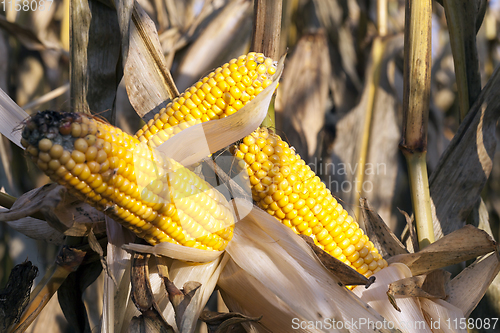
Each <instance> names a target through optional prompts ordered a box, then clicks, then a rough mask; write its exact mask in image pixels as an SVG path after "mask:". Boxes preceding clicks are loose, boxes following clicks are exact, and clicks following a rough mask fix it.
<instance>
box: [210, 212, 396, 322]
mask: <svg viewBox="0 0 500 333" xmlns="http://www.w3.org/2000/svg"><path fill="white" fill-rule="evenodd" d="M226 252H227V253H228V254H229V255H230V256H231V258H232V260H233V261H234V263H235V265H230V266H229V267H230V270H231V271H230V272H224V274H223V275H222V277H221V281H220V284H219V286H220V287H221V289H222V290H221V291H222V294H223V295H224V297H225V301H226V304H227V305H230V304H236V305H237V307H236V308H234V309H232V308H230V310H232V311H236V312H241V313H243V314H245V315H248V316H253V317H259V316H260V315H264V316H263V318H262V320H261V321H260V322H259V324H256V325H263V326H264V327H265V328H266V329H267V330H270V331H272V332H284V331H290V325H291V323H293V321H291V320H292V319H293V318H298V319H299V320H300V319H304V320H306V321H313V322H316V321H321V322H324V324H325V323H326V322H327V318H328V320H336V321H343V322H352V321H354V322H357V321H358V320H359V318H366V319H367V320H371V321H372V322H378V321H383V319H382V318H381V317H380V316H379V315H378V313H376V312H374V311H372V309H371V308H368V307H366V305H364V304H363V303H360V302H359V300H358V299H356V298H355V297H353V294H352V293H351V292H349V291H348V290H347V289H346V288H344V287H342V286H341V283H340V281H339V280H338V279H337V278H335V277H334V276H333V275H331V274H330V273H329V272H328V271H327V270H326V269H325V268H324V267H323V266H322V265H321V263H320V262H319V261H318V259H317V258H316V256H315V255H314V253H313V252H312V250H311V249H310V248H309V247H308V246H307V244H306V243H305V242H304V241H303V240H302V239H301V238H300V237H298V236H297V235H296V234H295V233H293V231H292V230H291V229H289V228H287V227H286V226H284V225H282V224H281V223H279V221H277V220H276V219H275V218H273V217H272V216H270V215H269V214H267V213H266V212H264V211H262V210H260V209H259V208H257V207H255V208H254V209H253V210H252V212H251V213H250V214H249V215H247V216H246V217H245V218H244V219H243V220H241V221H240V222H238V223H237V224H236V228H235V231H234V236H233V239H232V241H231V242H230V243H229V245H228V247H227V249H226ZM236 265H237V266H236ZM237 267H239V268H241V269H242V272H239V271H238V269H237ZM235 275H236V276H237V280H235V279H233V276H235ZM240 279H242V280H241V281H245V282H247V281H248V282H249V283H250V284H249V285H248V286H247V285H244V288H242V285H241V284H240ZM262 286H265V288H261V287H262ZM363 288H364V287H363ZM249 291H251V292H252V294H251V296H250V298H249V299H248V300H245V301H244V302H242V301H243V300H242V299H241V296H239V294H241V293H244V295H250V294H248V292H249ZM269 314H272V315H269ZM290 316H292V317H290ZM287 320H288V321H287ZM283 322H286V323H287V324H286V325H285V326H283V324H282V323H283ZM304 331H307V332H314V331H316V330H315V329H306V330H304ZM327 331H336V330H335V329H331V330H329V329H327ZM351 331H353V332H365V331H366V330H365V329H356V328H353V329H352V330H351ZM380 331H381V332H387V331H391V330H390V329H381V330H380Z"/></svg>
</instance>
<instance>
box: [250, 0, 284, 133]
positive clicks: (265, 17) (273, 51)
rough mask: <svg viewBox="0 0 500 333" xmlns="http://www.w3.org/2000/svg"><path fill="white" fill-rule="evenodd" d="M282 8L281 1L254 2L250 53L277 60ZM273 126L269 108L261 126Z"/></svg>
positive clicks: (256, 0)
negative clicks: (262, 54) (261, 54)
mask: <svg viewBox="0 0 500 333" xmlns="http://www.w3.org/2000/svg"><path fill="white" fill-rule="evenodd" d="M282 8H283V2H282V0H255V1H254V19H253V31H252V44H251V46H250V49H251V50H252V51H254V52H260V53H264V55H266V56H267V57H270V58H272V59H279V57H280V54H279V52H280V50H279V49H280V33H281V15H282ZM275 124H276V120H275V115H274V107H273V108H269V111H268V114H267V116H266V119H265V120H264V122H263V123H262V125H263V126H265V127H271V128H274V127H275V126H276V125H275Z"/></svg>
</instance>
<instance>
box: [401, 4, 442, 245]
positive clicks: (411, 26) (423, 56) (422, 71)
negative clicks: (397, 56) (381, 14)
mask: <svg viewBox="0 0 500 333" xmlns="http://www.w3.org/2000/svg"><path fill="white" fill-rule="evenodd" d="M431 18H432V1H431V0H406V3H405V48H404V94H403V141H402V142H401V145H400V148H401V149H402V151H403V154H404V155H405V157H406V160H407V161H408V173H409V177H410V188H411V191H412V204H413V211H414V213H415V221H416V224H417V234H418V240H419V245H420V248H421V249H422V248H424V247H425V246H427V245H429V244H430V243H432V242H434V230H433V225H432V216H431V214H430V212H431V207H430V196H429V181H428V177H427V167H426V165H425V163H426V160H425V156H426V150H427V127H428V126H427V124H428V120H429V96H430V79H431Z"/></svg>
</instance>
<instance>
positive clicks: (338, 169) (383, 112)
mask: <svg viewBox="0 0 500 333" xmlns="http://www.w3.org/2000/svg"><path fill="white" fill-rule="evenodd" d="M402 49H403V35H396V36H393V37H388V38H387V39H386V40H385V48H384V54H383V57H382V63H381V71H380V72H381V73H380V81H379V87H378V88H377V90H376V94H375V96H374V98H375V102H374V109H373V114H372V121H371V122H372V123H371V133H372V135H370V141H369V144H368V153H367V157H366V161H365V166H364V167H365V171H364V181H363V184H362V188H363V190H364V196H366V198H367V199H368V201H369V202H370V203H371V205H372V206H373V209H374V210H375V211H376V212H377V213H378V214H379V215H380V216H381V217H382V219H383V220H384V221H385V222H386V223H387V224H388V225H389V227H390V228H391V229H392V230H395V229H396V223H397V219H398V215H399V213H398V212H397V211H396V207H397V206H398V205H399V206H400V207H402V205H400V204H403V202H399V200H401V198H402V197H403V196H402V191H403V190H404V188H402V187H401V186H400V185H399V184H400V183H401V181H400V179H399V178H400V177H401V175H402V173H403V172H404V167H403V166H402V165H401V162H400V155H399V154H400V152H399V148H398V146H399V142H400V140H401V119H400V118H401V112H400V104H399V101H398V98H397V94H396V91H395V89H396V88H397V87H396V86H395V85H393V84H392V76H393V75H394V73H393V72H394V68H395V66H394V64H395V60H396V58H397V57H398V55H399V54H400V52H401V50H402ZM373 72H374V70H373V66H370V67H369V68H368V69H367V70H366V78H365V82H367V84H366V86H365V87H364V90H363V93H362V95H361V100H360V101H359V104H358V105H357V106H356V107H355V108H353V109H352V110H350V111H349V113H347V114H345V116H344V117H342V118H340V119H339V118H333V117H331V118H327V126H332V125H333V126H335V130H336V138H335V141H334V143H333V147H332V148H333V152H332V153H331V155H330V156H329V159H328V160H326V159H324V160H323V161H320V165H322V168H319V170H320V172H322V173H326V175H325V176H324V177H323V180H324V181H325V183H326V184H327V186H329V188H330V190H331V191H332V193H334V195H336V196H338V197H340V198H341V199H342V200H343V201H344V202H345V204H344V206H345V207H350V206H353V205H358V204H359V203H358V202H351V200H352V198H353V193H352V192H353V190H354V189H355V187H356V181H357V180H356V179H355V176H356V173H357V171H358V168H360V163H359V155H360V152H359V150H360V145H359V142H360V138H361V136H362V135H363V126H362V125H361V124H360V119H364V118H365V117H364V115H365V112H366V110H367V108H368V107H369V105H368V96H369V90H370V85H369V84H368V83H369V82H372V80H373ZM332 123H334V124H332ZM403 207H404V206H403Z"/></svg>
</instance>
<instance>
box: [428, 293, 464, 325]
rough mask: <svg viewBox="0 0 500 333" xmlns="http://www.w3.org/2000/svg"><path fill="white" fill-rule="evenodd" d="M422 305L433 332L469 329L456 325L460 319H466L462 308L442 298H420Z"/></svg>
mask: <svg viewBox="0 0 500 333" xmlns="http://www.w3.org/2000/svg"><path fill="white" fill-rule="evenodd" d="M419 300H420V306H421V309H422V312H423V314H424V317H425V319H426V320H427V323H428V324H429V325H430V326H431V328H432V330H433V332H443V333H465V332H467V330H465V329H460V327H455V323H457V322H458V323H459V322H460V319H462V320H464V319H465V317H464V315H463V312H462V310H460V309H459V308H457V307H455V306H453V305H451V304H450V303H448V302H445V301H443V300H441V299H435V300H430V299H427V298H419ZM457 326H458V325H457Z"/></svg>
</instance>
